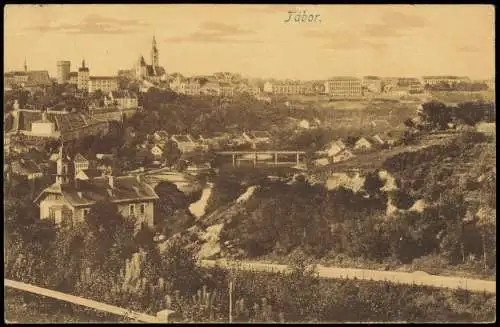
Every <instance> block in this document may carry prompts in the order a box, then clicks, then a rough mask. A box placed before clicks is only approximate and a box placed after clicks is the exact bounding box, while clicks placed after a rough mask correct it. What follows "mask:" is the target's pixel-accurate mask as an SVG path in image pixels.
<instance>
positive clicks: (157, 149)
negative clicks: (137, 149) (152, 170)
mask: <svg viewBox="0 0 500 327" xmlns="http://www.w3.org/2000/svg"><path fill="white" fill-rule="evenodd" d="M151 154H152V155H153V157H154V159H156V160H159V159H161V157H162V156H163V147H162V146H161V145H159V144H155V145H154V146H153V147H152V148H151Z"/></svg>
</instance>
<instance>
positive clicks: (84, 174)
mask: <svg viewBox="0 0 500 327" xmlns="http://www.w3.org/2000/svg"><path fill="white" fill-rule="evenodd" d="M103 176H104V173H103V170H102V169H83V170H80V171H79V172H78V173H77V174H76V175H75V178H76V179H79V180H82V181H86V180H92V179H94V178H97V177H103Z"/></svg>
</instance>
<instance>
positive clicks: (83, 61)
mask: <svg viewBox="0 0 500 327" xmlns="http://www.w3.org/2000/svg"><path fill="white" fill-rule="evenodd" d="M82 68H85V58H83V59H82Z"/></svg>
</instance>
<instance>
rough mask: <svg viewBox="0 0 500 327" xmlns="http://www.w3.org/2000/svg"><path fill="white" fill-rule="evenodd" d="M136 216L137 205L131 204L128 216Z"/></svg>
mask: <svg viewBox="0 0 500 327" xmlns="http://www.w3.org/2000/svg"><path fill="white" fill-rule="evenodd" d="M134 214H135V204H131V205H129V206H128V215H129V216H131V217H132V216H134Z"/></svg>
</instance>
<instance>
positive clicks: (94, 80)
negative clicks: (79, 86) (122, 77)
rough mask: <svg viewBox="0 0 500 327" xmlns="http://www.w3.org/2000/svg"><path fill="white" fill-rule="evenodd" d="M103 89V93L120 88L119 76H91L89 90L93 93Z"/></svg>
mask: <svg viewBox="0 0 500 327" xmlns="http://www.w3.org/2000/svg"><path fill="white" fill-rule="evenodd" d="M97 90H101V91H102V92H103V93H109V92H111V91H116V90H118V78H117V77H116V76H91V77H89V80H88V91H89V93H93V92H95V91H97Z"/></svg>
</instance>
